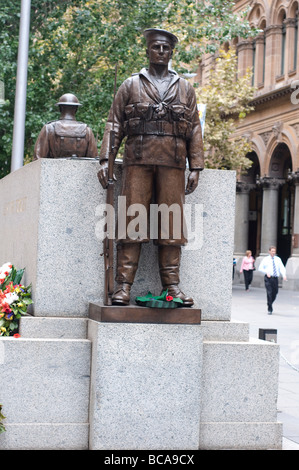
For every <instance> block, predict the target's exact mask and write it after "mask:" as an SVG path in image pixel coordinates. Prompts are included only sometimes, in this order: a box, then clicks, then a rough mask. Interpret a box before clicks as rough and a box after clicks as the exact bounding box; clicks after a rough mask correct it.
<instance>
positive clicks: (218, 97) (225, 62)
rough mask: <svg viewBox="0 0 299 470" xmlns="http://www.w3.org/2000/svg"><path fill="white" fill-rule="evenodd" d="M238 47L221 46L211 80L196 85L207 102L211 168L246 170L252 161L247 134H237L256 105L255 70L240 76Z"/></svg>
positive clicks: (207, 147) (206, 147) (207, 150)
mask: <svg viewBox="0 0 299 470" xmlns="http://www.w3.org/2000/svg"><path fill="white" fill-rule="evenodd" d="M237 72H238V66H237V56H236V53H235V51H234V49H230V50H229V51H228V52H225V51H223V50H220V52H219V57H218V58H217V59H216V64H215V67H214V68H213V69H212V70H211V71H210V75H209V78H208V80H207V84H206V85H204V86H203V87H199V88H197V89H196V94H197V98H198V102H200V103H203V104H206V106H207V107H206V119H205V134H204V150H205V165H206V167H207V168H216V169H228V170H238V171H240V172H244V171H246V170H247V169H248V168H250V166H251V165H252V162H251V160H249V159H248V158H247V157H246V155H247V154H248V153H250V152H251V151H252V148H251V145H250V143H249V142H248V141H247V139H246V138H241V137H239V136H237V135H236V134H235V131H236V128H237V126H238V124H240V122H241V121H242V120H243V119H244V118H245V117H246V115H247V114H248V113H250V111H252V110H253V108H252V107H251V106H250V101H251V100H252V98H253V94H254V90H255V89H254V87H253V86H252V85H251V78H252V72H251V70H248V71H247V73H246V75H245V76H244V77H241V78H237Z"/></svg>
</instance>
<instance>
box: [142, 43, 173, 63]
mask: <svg viewBox="0 0 299 470" xmlns="http://www.w3.org/2000/svg"><path fill="white" fill-rule="evenodd" d="M146 54H147V56H148V58H149V62H150V64H157V65H167V64H168V62H169V61H170V59H171V57H172V48H171V45H170V44H169V42H168V41H163V40H157V41H153V42H151V43H150V45H149V47H148V49H147V50H146Z"/></svg>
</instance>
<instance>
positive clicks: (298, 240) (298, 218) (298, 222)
mask: <svg viewBox="0 0 299 470" xmlns="http://www.w3.org/2000/svg"><path fill="white" fill-rule="evenodd" d="M290 179H291V181H292V182H293V184H294V185H295V202H294V222H293V235H292V256H291V257H290V258H289V259H288V261H287V264H286V270H287V279H288V280H287V281H286V282H285V281H284V282H283V287H284V288H285V289H288V290H299V170H297V171H296V172H294V173H292V174H291V175H290Z"/></svg>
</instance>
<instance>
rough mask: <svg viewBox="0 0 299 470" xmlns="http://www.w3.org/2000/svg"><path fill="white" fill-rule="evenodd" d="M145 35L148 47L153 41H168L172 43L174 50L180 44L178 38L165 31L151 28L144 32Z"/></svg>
mask: <svg viewBox="0 0 299 470" xmlns="http://www.w3.org/2000/svg"><path fill="white" fill-rule="evenodd" d="M143 35H144V37H145V40H146V43H147V45H149V44H150V43H151V42H152V41H157V40H164V41H165V40H167V41H168V42H169V43H170V45H171V47H172V49H174V48H175V45H176V43H177V42H178V38H177V37H176V36H175V35H174V34H172V33H170V32H169V31H166V30H165V29H156V28H149V29H146V30H145V31H143Z"/></svg>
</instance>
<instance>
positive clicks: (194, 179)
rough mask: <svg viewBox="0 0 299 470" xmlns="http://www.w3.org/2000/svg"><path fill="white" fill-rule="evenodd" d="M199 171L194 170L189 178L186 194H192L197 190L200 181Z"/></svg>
mask: <svg viewBox="0 0 299 470" xmlns="http://www.w3.org/2000/svg"><path fill="white" fill-rule="evenodd" d="M199 173H200V171H199V170H192V171H191V172H190V174H189V177H188V182H187V186H186V190H185V194H191V193H193V191H194V190H195V189H196V188H197V185H198V180H199Z"/></svg>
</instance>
